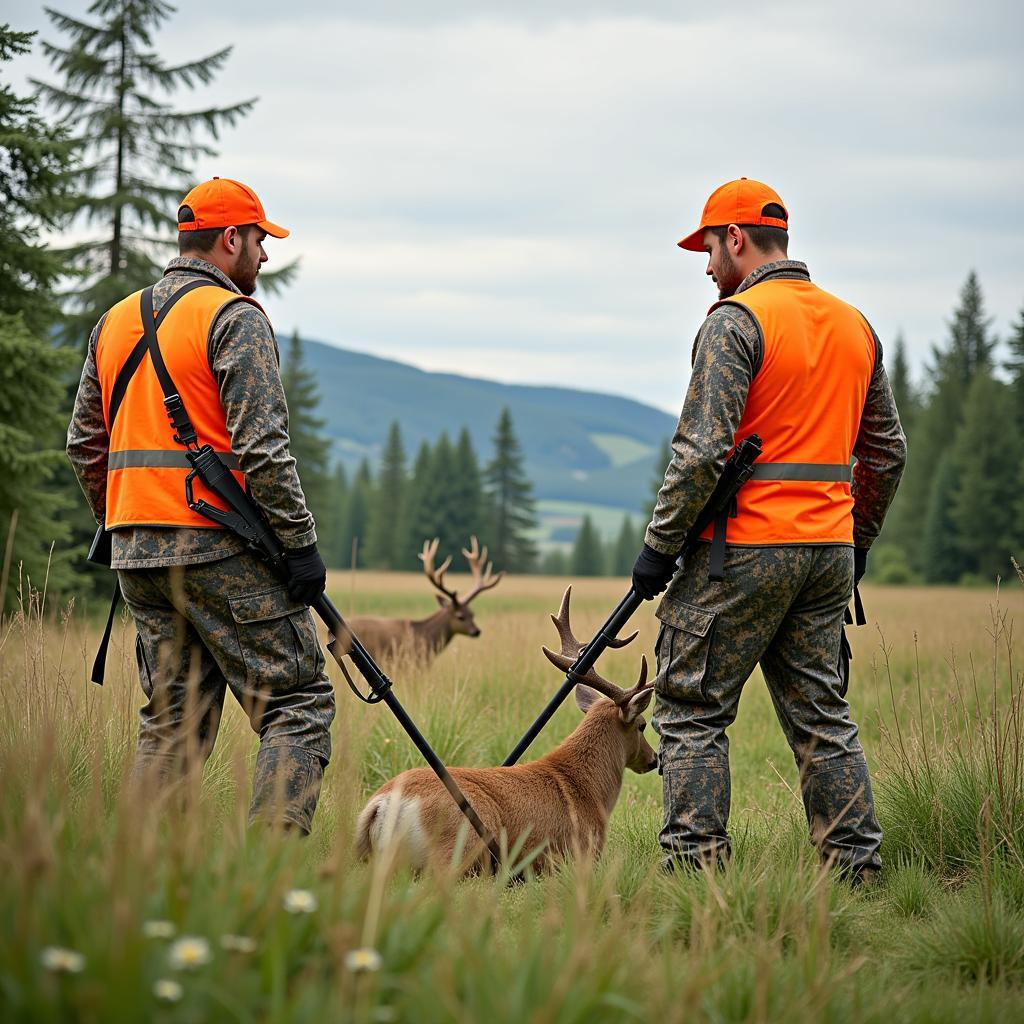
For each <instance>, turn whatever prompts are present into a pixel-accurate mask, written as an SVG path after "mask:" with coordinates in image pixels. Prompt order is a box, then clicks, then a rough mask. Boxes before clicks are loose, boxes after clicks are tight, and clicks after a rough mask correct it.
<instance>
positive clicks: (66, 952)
mask: <svg viewBox="0 0 1024 1024" xmlns="http://www.w3.org/2000/svg"><path fill="white" fill-rule="evenodd" d="M39 959H40V960H42V962H43V966H44V967H45V968H46V969H47V970H48V971H53V972H54V974H79V973H80V972H81V971H83V970H84V969H85V957H84V956H83V955H82V954H81V953H78V952H76V951H75V950H73V949H64V948H63V947H62V946H47V947H46V949H44V950H43V951H42V953H40V955H39Z"/></svg>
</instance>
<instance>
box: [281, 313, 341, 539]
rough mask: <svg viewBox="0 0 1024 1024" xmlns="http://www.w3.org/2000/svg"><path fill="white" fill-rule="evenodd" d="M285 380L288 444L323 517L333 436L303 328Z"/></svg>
mask: <svg viewBox="0 0 1024 1024" xmlns="http://www.w3.org/2000/svg"><path fill="white" fill-rule="evenodd" d="M281 384H282V385H283V386H284V394H285V398H286V399H287V401H288V438H289V442H288V447H289V450H290V451H291V453H292V456H293V457H294V459H295V464H296V466H297V468H298V471H299V480H300V481H301V483H302V491H303V494H305V496H306V504H307V505H308V506H309V508H310V510H311V511H312V513H313V517H314V519H317V520H318V521H319V519H320V517H321V516H322V515H323V514H324V512H325V510H326V507H327V495H328V492H329V490H330V476H329V474H330V470H329V465H330V453H331V439H330V438H329V437H328V436H327V435H326V434H324V433H323V429H324V424H325V423H326V421H325V420H324V419H323V418H322V417H320V416H317V415H316V410H317V409H318V408H319V407H320V390H319V388H318V387H317V382H316V375H315V374H314V373H313V371H312V370H310V369H309V367H308V366H306V360H305V351H304V349H303V346H302V339H301V338H300V337H299V332H298V331H294V332H293V333H292V336H291V338H290V339H289V341H288V348H287V350H286V355H285V359H284V365H283V366H282V367H281Z"/></svg>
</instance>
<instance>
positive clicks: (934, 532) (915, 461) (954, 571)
mask: <svg viewBox="0 0 1024 1024" xmlns="http://www.w3.org/2000/svg"><path fill="white" fill-rule="evenodd" d="M993 345H994V341H993V339H992V338H991V337H990V336H989V320H988V317H987V316H986V313H985V309H984V301H983V298H982V294H981V287H980V285H979V284H978V279H977V276H976V275H975V274H974V273H973V272H972V273H970V274H969V275H968V277H967V280H966V282H965V283H964V286H963V288H962V289H961V291H960V302H959V304H958V306H957V308H956V309H955V310H954V313H953V319H952V321H951V322H950V330H949V339H948V341H947V343H946V345H945V346H944V347H942V348H940V347H938V346H933V349H932V360H931V364H930V365H929V367H928V370H927V378H928V389H927V394H926V399H925V402H924V405H923V408H922V409H921V412H920V413H919V414H918V415H917V416H916V417H915V420H914V432H913V438H912V444H911V450H910V456H909V458H908V460H907V469H906V472H905V474H904V477H903V480H902V482H901V484H900V492H899V498H898V499H897V500H898V502H899V504H898V505H897V506H896V507H895V508H894V509H893V513H894V516H895V520H894V521H895V522H896V523H903V524H908V527H907V528H906V529H900V530H898V531H897V532H898V534H899V539H900V542H901V543H902V544H903V545H904V546H905V548H906V551H907V555H908V558H909V560H910V564H911V567H912V568H913V569H914V570H915V571H916V572H919V573H921V574H923V575H924V577H925V578H926V579H928V580H930V581H934V580H936V579H939V580H951V579H958V578H959V576H960V574H961V572H963V571H964V567H963V565H962V561H961V559H960V556H959V554H958V552H957V549H956V548H955V547H954V548H953V549H952V550H951V551H944V550H943V549H942V544H944V543H946V542H947V541H948V540H949V531H948V530H947V528H946V526H944V525H943V524H947V523H948V516H949V510H948V508H943V507H942V497H941V496H940V495H939V493H937V488H938V486H939V476H940V474H939V472H938V469H939V466H940V463H941V461H942V459H943V456H944V455H946V454H948V453H949V452H950V450H951V449H952V446H953V442H954V438H955V437H956V433H957V430H958V429H959V427H960V424H961V422H962V421H963V408H964V401H965V399H966V396H967V391H968V388H969V387H970V385H971V381H972V380H973V379H974V375H975V374H977V373H978V372H979V370H981V369H982V368H986V367H988V366H990V365H991V354H992V348H993ZM949 464H950V463H949V460H947V466H948V465H949ZM948 472H949V470H948V469H947V473H948ZM948 482H949V483H952V481H951V480H950V481H948ZM944 493H945V497H946V498H947V499H948V497H949V493H948V490H947V491H945V492H944ZM922 523H923V524H924V529H921V528H920V524H922ZM949 529H952V527H949ZM937 567H941V568H937ZM936 573H939V575H937V576H936Z"/></svg>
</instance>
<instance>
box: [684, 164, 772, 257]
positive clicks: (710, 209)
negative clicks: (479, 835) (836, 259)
mask: <svg viewBox="0 0 1024 1024" xmlns="http://www.w3.org/2000/svg"><path fill="white" fill-rule="evenodd" d="M769 203H775V204H776V205H777V206H781V207H782V210H783V212H784V213H785V217H766V216H765V215H764V208H765V207H766V206H768V204H769ZM727 224H736V225H738V226H743V225H748V226H749V225H753V224H767V225H769V226H770V227H773V228H782V229H783V230H786V231H788V230H789V211H788V210H787V209H786V204H785V203H783V201H782V200H781V199H780V198H779V193H778V192H776V191H775V189H773V188H770V187H769V186H768V185H766V184H765V183H764V182H763V181H754V180H753V178H737V179H736V180H735V181H727V182H726V183H725V184H724V185H720V186H719V187H718V188H716V189H715V191H714V192H712V193H711V195H710V197H709V198H708V201H707V202H706V203H705V204H704V212H703V213H702V214H701V215H700V227H699V228H697V230H696V231H694V232H693V234H692V235H687V236H686V237H685V238H684V239H683V240H682V241H681V242H680V243H679V246H680V247H681V248H683V249H689V250H690V251H691V252H703V251H704V232H705V231H706V230H707V229H708V228H720V227H724V226H725V225H727Z"/></svg>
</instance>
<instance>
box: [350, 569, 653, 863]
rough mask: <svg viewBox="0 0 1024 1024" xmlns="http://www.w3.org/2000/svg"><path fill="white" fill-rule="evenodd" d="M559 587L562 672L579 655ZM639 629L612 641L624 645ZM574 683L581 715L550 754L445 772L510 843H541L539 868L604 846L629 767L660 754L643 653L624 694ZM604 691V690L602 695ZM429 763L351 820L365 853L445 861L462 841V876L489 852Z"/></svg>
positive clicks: (590, 678)
mask: <svg viewBox="0 0 1024 1024" xmlns="http://www.w3.org/2000/svg"><path fill="white" fill-rule="evenodd" d="M571 592H572V588H571V587H569V588H568V589H567V590H566V591H565V596H564V597H563V598H562V606H561V609H560V610H559V613H558V615H557V616H555V615H552V616H551V621H552V622H554V624H555V628H556V629H557V630H558V636H559V638H560V640H561V651H560V652H559V653H558V654H556V653H555V652H554V651H550V650H548V648H546V647H545V648H544V649H543V650H544V654H545V655H546V656H547V658H548V660H549V661H551V662H552V663H553V664H555V665H557V666H558V668H559V669H561V670H562V671H563V672H565V671H568V669H569V668H570V666H571V665H572V664H573V662H574V661H575V660H576V657H577V655H578V654H579V652H580V650H581V648H582V645H581V644H580V642H579V641H578V640H577V639H576V638H575V637H574V636H573V634H572V629H571V628H570V626H569V597H570V594H571ZM635 636H636V634H635V633H634V634H633V636H631V637H629V638H627V639H625V640H619V641H616V642H615V644H613V646H617V647H623V646H625V645H626V644H627V643H629V642H630V641H631V640H633V639H634V638H635ZM583 678H584V679H585V680H586V682H587V684H588V685H587V686H582V685H577V687H576V703H577V704H578V705H579V707H580V710H581V711H583V713H584V716H583V721H582V722H581V723H580V724H579V725H578V726H577V727H576V729H575V730H574V731H573V732H572V734H571V735H570V736H569V737H568V738H567V739H565V740H563V741H562V743H561V744H560V745H559V746H558V747H556V748H555V749H554V750H553V751H551V753H550V754H547V755H545V756H544V757H542V758H540V759H539V760H536V761H531V762H529V763H528V764H522V765H512V766H510V767H507V768H505V767H500V768H452V769H451V773H452V775H453V776H454V777H455V780H456V781H457V782H458V784H459V786H460V787H461V788H462V791H463V792H464V793H465V794H466V797H467V798H468V799H469V802H470V803H471V804H472V805H473V807H474V808H475V809H476V811H477V813H478V814H479V815H480V817H481V819H483V822H484V824H485V825H486V826H487V827H488V828H489V829H490V830H491V832H492V834H493V835H495V836H499V835H501V834H502V833H504V835H505V836H506V838H507V842H508V846H509V848H510V849H514V848H515V846H516V844H517V842H519V841H520V840H523V841H524V844H525V847H524V852H525V851H526V850H536V849H538V848H540V849H541V853H540V854H539V855H538V857H537V859H536V860H535V861H534V862H533V865H534V868H535V869H537V870H542V869H543V868H545V867H547V866H549V865H550V864H551V862H552V861H555V860H557V859H559V858H564V857H569V856H573V855H578V854H589V855H591V856H595V857H596V856H597V855H599V854H600V852H601V850H602V848H603V847H604V842H605V836H606V835H607V831H608V819H609V818H610V816H611V813H612V809H613V808H614V807H615V803H616V801H617V800H618V798H619V791H620V790H621V789H622V778H623V775H624V774H625V771H626V769H627V768H629V769H631V770H632V771H634V772H638V773H641V774H642V773H644V772H649V771H651V770H652V769H654V768H655V767H656V765H657V755H656V754H655V752H654V750H653V749H652V748H651V746H650V744H649V743H648V742H647V740H646V739H645V738H644V735H643V733H644V726H645V722H644V719H643V716H642V713H643V712H644V711H645V710H646V709H647V706H648V704H650V702H651V697H652V696H653V694H654V689H653V684H649V683H648V682H647V658H646V657H643V658H642V659H641V667H640V678H639V679H638V680H637V682H636V685H635V686H633V688H632V689H630V690H623V689H622V688H621V687H618V686H616V685H615V684H614V683H611V682H608V680H606V679H602V678H601V676H599V675H598V674H597V671H596V670H595V669H591V670H590V671H589V672H588V673H587V674H586V675H585V676H584V677H583ZM602 695H603V696H602ZM467 825H468V823H467V822H466V821H465V818H463V816H462V813H461V812H460V811H459V809H458V807H456V805H455V803H454V801H453V800H452V798H451V796H450V795H449V794H448V792H447V791H446V790H445V788H444V786H443V785H442V784H441V782H440V781H439V780H438V778H437V776H435V775H434V773H433V772H432V771H431V770H430V769H429V768H412V769H410V770H409V771H405V772H402V773H401V774H400V775H398V776H396V777H395V778H393V779H391V781H390V782H386V783H385V784H384V785H383V786H381V788H380V789H378V790H377V792H376V793H374V794H373V796H372V797H370V800H369V802H368V803H367V805H366V806H365V807H364V808H363V810H362V812H361V813H360V815H359V821H358V823H357V825H356V851H357V853H358V854H359V856H360V857H362V858H364V859H366V858H368V857H369V856H370V855H371V854H373V853H378V852H380V851H381V850H382V849H384V848H385V847H387V846H388V845H389V843H391V842H397V843H399V844H400V845H401V849H402V852H403V853H404V855H405V856H406V857H407V858H408V862H409V864H410V866H412V867H413V868H415V869H417V870H422V869H423V868H425V867H426V866H427V865H428V864H430V865H434V866H436V867H443V866H445V865H449V864H452V862H453V859H454V858H455V856H456V851H457V850H458V849H459V846H458V844H459V842H460V838H459V837H460V830H462V833H463V835H464V836H465V839H464V840H463V841H464V843H465V846H464V847H463V850H464V853H463V854H462V859H461V862H460V864H459V865H458V867H459V869H460V870H461V871H463V872H466V873H469V872H471V871H473V870H475V869H478V868H481V867H484V866H485V865H486V857H487V855H486V851H485V849H484V846H483V844H482V843H481V842H480V841H479V839H478V838H477V836H476V835H475V834H474V833H473V832H472V830H470V831H469V832H468V833H466V832H465V828H466V827H467Z"/></svg>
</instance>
